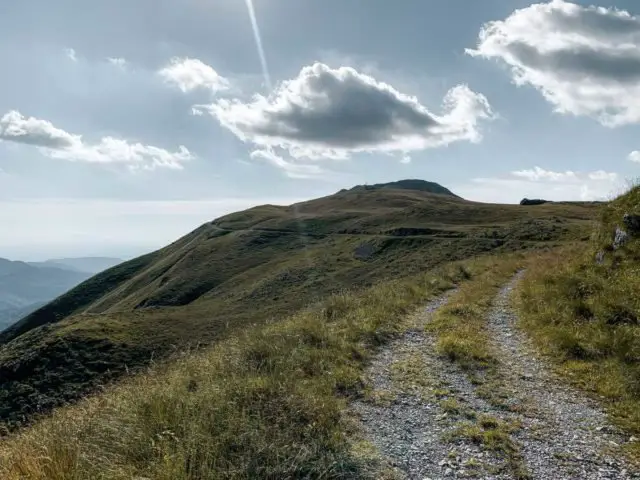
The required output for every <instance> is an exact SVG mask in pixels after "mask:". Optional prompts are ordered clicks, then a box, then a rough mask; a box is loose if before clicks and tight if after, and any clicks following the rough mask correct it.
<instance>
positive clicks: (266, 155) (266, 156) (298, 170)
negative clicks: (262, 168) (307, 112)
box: [250, 147, 324, 178]
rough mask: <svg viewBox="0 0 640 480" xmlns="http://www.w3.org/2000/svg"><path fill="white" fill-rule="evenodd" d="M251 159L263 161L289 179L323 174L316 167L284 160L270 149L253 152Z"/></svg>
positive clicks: (320, 169)
mask: <svg viewBox="0 0 640 480" xmlns="http://www.w3.org/2000/svg"><path fill="white" fill-rule="evenodd" d="M250 156H251V158H252V159H254V160H255V159H260V160H265V161H267V162H268V163H269V164H271V165H273V166H274V167H277V168H279V169H281V170H283V171H284V173H285V174H286V175H287V176H288V177H290V178H311V177H314V176H318V175H320V174H322V173H324V170H323V169H322V168H320V167H319V166H318V165H313V164H303V163H297V161H296V160H295V159H293V161H291V160H285V159H284V157H282V156H280V155H278V154H277V153H275V152H274V151H273V149H272V148H269V147H266V148H263V149H261V150H254V151H253V152H251V154H250Z"/></svg>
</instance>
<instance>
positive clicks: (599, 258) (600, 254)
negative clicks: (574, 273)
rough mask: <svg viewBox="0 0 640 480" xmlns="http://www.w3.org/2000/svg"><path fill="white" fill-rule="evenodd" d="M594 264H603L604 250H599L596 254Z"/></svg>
mask: <svg viewBox="0 0 640 480" xmlns="http://www.w3.org/2000/svg"><path fill="white" fill-rule="evenodd" d="M596 263H597V264H598V265H602V264H603V263H604V250H600V251H599V252H598V253H596Z"/></svg>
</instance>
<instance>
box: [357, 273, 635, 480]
mask: <svg viewBox="0 0 640 480" xmlns="http://www.w3.org/2000/svg"><path fill="white" fill-rule="evenodd" d="M522 274H523V272H520V273H518V274H517V275H516V276H515V277H514V278H513V279H512V281H510V282H509V283H508V284H507V285H506V286H505V287H503V288H502V289H501V290H500V292H499V294H498V295H497V297H496V299H495V300H494V303H493V306H492V308H491V310H490V312H489V313H488V316H487V322H488V328H489V329H490V333H491V338H492V339H493V341H494V342H495V345H494V347H495V349H496V352H498V354H499V358H500V366H499V367H498V374H499V378H500V379H501V380H504V382H503V383H504V384H503V385H502V387H503V389H504V390H505V391H507V392H509V393H510V394H512V396H513V398H510V399H509V403H512V404H514V405H516V404H519V405H521V406H524V408H521V409H516V411H511V410H509V409H505V408H504V406H502V407H501V406H499V405H494V404H492V403H490V402H489V401H488V400H486V399H484V398H482V397H481V396H480V395H479V393H478V392H477V391H476V390H477V386H476V385H475V384H474V383H473V382H472V381H471V380H470V378H469V377H468V375H467V373H466V372H464V371H463V370H462V369H460V368H459V367H458V365H457V364H455V363H452V362H450V361H449V360H447V359H444V358H442V357H440V356H438V355H437V354H436V351H435V345H434V339H433V338H432V337H431V336H430V335H428V334H425V332H424V327H425V325H426V324H427V322H429V320H430V319H431V318H432V315H433V314H434V312H435V311H436V310H437V309H439V308H440V307H442V306H444V305H445V304H446V303H447V301H448V299H449V297H450V296H451V295H452V294H454V293H455V290H453V291H451V292H448V293H446V294H444V295H442V296H441V297H439V298H437V299H435V300H433V301H432V302H430V303H429V304H428V305H426V307H423V308H421V309H420V310H419V311H417V312H416V313H414V314H413V316H412V318H411V319H410V324H411V325H412V328H411V329H410V330H408V331H407V332H406V333H405V334H404V335H402V336H401V337H400V338H398V339H397V340H395V341H393V342H391V343H390V344H389V345H387V346H386V347H385V348H383V349H382V350H381V351H380V352H379V353H378V355H377V356H376V357H375V358H374V360H373V361H372V362H371V364H370V366H369V367H368V370H367V376H368V378H369V382H370V385H371V386H372V389H373V392H386V393H388V394H389V395H390V397H391V401H390V404H378V403H376V402H371V401H358V402H354V403H353V404H352V411H353V413H355V414H356V416H357V417H358V418H359V419H360V422H361V424H362V427H363V430H364V433H365V435H366V437H367V439H368V440H369V441H371V442H372V443H373V444H374V445H375V446H376V447H377V448H378V450H379V451H380V453H381V454H382V456H383V457H384V458H385V459H386V461H387V463H388V464H389V465H391V466H392V467H393V469H394V471H395V473H396V474H397V475H398V476H399V477H401V478H407V479H420V480H423V479H432V480H436V479H448V478H456V479H458V478H477V479H495V480H502V479H513V478H515V477H514V476H513V472H512V471H511V470H510V469H509V468H508V465H507V463H506V460H505V459H504V458H502V457H500V456H499V455H497V454H496V453H494V452H493V451H489V450H484V449H483V448H482V446H481V445H478V444H476V443H473V442H471V441H470V440H466V439H463V438H460V437H459V436H458V437H453V438H452V437H448V436H447V434H450V433H451V432H452V431H454V430H455V429H456V428H457V427H458V426H459V425H460V422H461V420H464V419H461V416H460V414H457V415H456V414H451V413H450V412H447V411H446V410H445V409H444V408H443V406H442V400H445V399H452V400H455V401H456V402H457V403H458V405H460V407H461V409H463V410H466V411H472V412H474V413H475V414H476V415H478V414H479V415H482V414H486V415H491V416H493V417H496V418H498V419H500V420H502V421H505V422H512V421H517V422H519V423H520V424H521V425H522V428H521V429H519V430H517V431H516V432H515V433H514V434H513V440H514V442H515V444H516V445H518V446H519V448H520V453H521V456H522V459H523V463H524V464H525V467H526V469H527V470H528V472H529V473H530V474H531V478H533V479H545V480H546V479H554V480H555V479H571V480H573V479H576V480H578V479H580V480H591V479H600V480H614V479H615V480H627V479H640V473H639V472H638V471H637V469H635V468H634V467H633V466H632V465H631V464H627V463H626V462H625V460H624V457H623V455H622V452H621V446H623V445H624V444H625V443H626V441H627V440H629V439H628V437H626V438H625V437H624V436H623V435H622V433H621V432H619V431H618V430H617V429H616V428H615V427H614V426H612V425H611V424H610V423H609V422H608V420H607V418H606V415H605V414H604V412H603V411H602V409H601V408H599V407H598V405H597V404H596V403H595V402H594V401H592V400H590V399H588V398H585V396H584V394H582V393H581V392H579V391H577V390H575V389H573V388H571V387H570V386H568V385H567V383H566V382H563V381H562V380H561V379H559V378H558V377H557V376H556V375H555V374H553V373H552V371H551V369H550V368H548V367H547V366H546V365H545V363H544V360H543V359H541V358H540V357H539V356H538V355H537V353H536V351H535V349H534V348H533V346H532V345H531V342H530V341H529V340H528V339H527V337H526V336H525V335H524V334H523V333H522V332H520V331H519V330H518V329H517V327H516V324H517V318H516V315H515V313H514V311H513V310H512V308H511V306H510V303H509V299H510V295H511V292H512V290H513V288H514V287H515V285H516V283H517V282H518V281H519V280H520V278H521V276H522ZM408 358H419V359H421V361H422V362H424V364H426V366H427V368H425V371H424V378H425V380H426V383H427V384H428V385H429V386H431V387H433V388H427V389H425V388H421V387H420V385H412V384H407V382H404V383H399V382H397V381H395V380H394V376H393V366H394V364H396V362H402V361H405V360H407V359H408ZM434 389H437V390H438V392H439V393H438V396H436V395H433V394H432V393H431V394H430V393H429V392H433V391H434ZM425 390H427V392H425ZM633 440H634V441H635V440H636V439H635V438H634V439H633Z"/></svg>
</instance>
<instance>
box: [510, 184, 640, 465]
mask: <svg viewBox="0 0 640 480" xmlns="http://www.w3.org/2000/svg"><path fill="white" fill-rule="evenodd" d="M625 212H630V213H635V214H638V213H640V187H634V188H632V189H631V190H630V191H629V192H627V193H626V194H624V195H622V196H620V197H619V198H617V199H616V200H614V201H613V202H611V203H610V204H609V205H607V206H606V207H605V208H604V209H603V213H602V219H601V223H600V226H599V227H598V228H597V229H596V231H595V232H594V236H593V241H592V243H591V244H588V245H582V246H576V247H574V248H570V249H569V248H567V249H563V250H562V251H560V252H559V253H558V254H555V255H540V256H539V257H538V259H537V260H536V261H535V262H532V266H531V267H530V268H529V271H528V273H527V275H526V277H525V279H524V281H523V282H522V284H521V285H520V288H519V289H518V295H517V302H516V303H517V306H518V308H519V310H520V313H521V317H522V326H523V328H524V329H525V330H526V331H527V332H528V333H529V334H530V335H531V336H532V337H533V338H534V339H535V340H536V341H537V344H538V345H539V346H540V348H541V349H542V350H543V351H544V352H546V353H547V354H549V356H550V358H551V359H552V360H553V361H555V362H556V365H557V366H558V367H559V370H560V372H562V373H563V374H564V375H565V377H566V378H567V379H568V380H570V381H571V382H573V383H574V384H576V385H578V386H580V387H582V388H584V389H586V390H587V391H589V392H591V393H592V394H594V395H595V396H596V398H598V399H599V400H601V401H603V403H604V405H605V406H606V407H607V408H608V410H609V412H610V413H611V415H612V417H613V418H614V420H615V421H616V422H618V423H619V424H620V425H621V426H623V427H624V428H626V429H627V430H628V431H629V433H630V434H635V435H638V434H639V433H640V324H639V320H638V319H639V318H640V295H639V292H640V239H638V238H633V239H632V240H631V241H630V242H629V243H628V244H627V245H625V246H624V247H623V248H621V249H618V250H615V251H612V250H611V249H608V250H607V251H606V254H605V262H604V263H603V264H600V265H599V264H597V263H596V262H595V254H596V252H597V251H599V250H605V249H606V247H607V245H610V244H611V241H612V239H613V232H614V230H615V226H616V225H622V217H623V214H624V213H625ZM637 443H638V442H636V444H637ZM634 456H635V457H637V458H639V459H640V448H638V449H636V451H635V452H634Z"/></svg>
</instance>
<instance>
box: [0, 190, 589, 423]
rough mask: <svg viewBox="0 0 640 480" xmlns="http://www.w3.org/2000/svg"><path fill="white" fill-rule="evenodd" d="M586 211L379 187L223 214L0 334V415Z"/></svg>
mask: <svg viewBox="0 0 640 480" xmlns="http://www.w3.org/2000/svg"><path fill="white" fill-rule="evenodd" d="M595 212H596V207H595V206H593V205H590V204H555V205H540V206H535V207H521V206H517V205H490V204H480V203H474V202H467V201H465V200H462V199H459V198H456V197H450V196H444V195H434V194H430V193H424V192H419V191H408V190H395V189H377V190H365V191H352V192H341V193H339V194H336V195H332V196H329V197H325V198H321V199H317V200H313V201H310V202H304V203H302V204H299V205H296V206H291V207H277V206H269V205H267V206H262V207H256V208H254V209H250V210H247V211H245V212H239V213H236V214H232V215H228V216H225V217H223V218H220V219H218V220H216V221H215V222H214V223H215V224H212V223H208V224H205V225H203V226H201V227H199V228H198V229H196V230H194V231H193V232H192V233H190V234H188V235H186V236H185V237H183V238H181V239H179V240H177V241H176V242H174V243H172V244H171V245H169V246H167V247H165V248H163V249H161V250H159V251H157V252H154V253H152V254H149V255H146V256H144V257H140V258H138V259H134V260H132V261H130V262H125V263H124V264H122V265H119V266H118V267H115V268H114V269H110V270H107V271H106V272H104V273H102V274H100V275H98V276H96V277H93V278H92V279H90V280H88V281H87V282H85V283H83V284H81V285H80V286H78V287H77V288H75V289H73V290H72V291H70V292H69V293H68V294H65V295H63V296H61V297H60V298H58V299H57V300H55V301H54V302H52V303H51V304H49V305H47V306H45V307H44V308H42V309H40V310H39V311H38V312H35V313H34V314H33V315H31V316H29V317H27V318H26V319H25V320H24V321H23V322H21V323H20V324H19V325H18V326H17V327H16V328H14V329H10V330H8V331H7V332H4V333H2V334H0V424H2V423H4V424H6V425H7V426H8V427H10V428H16V427H19V426H21V425H24V424H25V423H28V422H29V421H30V420H31V419H32V418H35V417H37V416H38V415H40V414H46V413H47V412H48V411H50V410H51V409H52V408H54V407H55V406H56V405H60V404H63V403H66V402H69V401H74V400H76V399H78V398H81V397H82V396H83V395H86V394H87V393H90V392H92V391H94V390H95V389H96V388H98V387H99V386H101V385H104V384H105V383H109V382H111V381H115V380H117V379H118V378H120V377H122V376H123V375H126V373H127V372H135V371H137V370H140V369H143V368H145V367H146V366H147V365H149V364H150V362H152V361H155V362H158V361H164V360H165V359H167V358H171V357H172V356H173V355H175V354H176V352H180V351H182V350H184V349H185V348H192V347H196V346H206V345H213V344H215V343H216V342H219V341H223V340H224V339H225V338H229V337H232V336H234V335H236V333H237V332H240V331H242V330H244V329H246V328H249V327H252V326H253V325H262V324H265V323H269V322H271V321H273V320H279V319H282V318H285V317H287V316H290V315H292V314H294V313H295V312H297V311H300V310H301V309H304V308H307V307H309V306H313V305H317V304H318V303H319V302H322V301H323V300H324V299H325V298H327V297H328V296H330V295H336V294H339V293H340V292H341V291H343V290H344V289H350V290H358V289H366V288H370V287H371V286H373V285H375V284H377V283H379V282H387V281H389V280H394V279H401V278H406V277H410V276H414V275H418V274H420V273H421V272H424V271H427V270H429V269H432V268H434V267H436V266H438V265H442V264H444V263H447V262H452V261H457V260H463V259H467V258H473V257H475V256H478V255H486V254H506V253H509V252H513V251H521V250H527V251H528V250H536V249H540V248H548V247H552V246H555V245H560V244H563V243H565V242H567V241H573V240H575V239H579V238H581V237H582V236H583V235H584V231H585V229H587V228H588V227H589V226H590V224H591V222H592V218H593V217H594V214H595ZM363 246H365V247H366V248H365V250H366V251H367V252H368V253H367V255H364V257H363V256H362V255H359V254H358V253H357V252H359V251H360V250H362V247H363Z"/></svg>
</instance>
